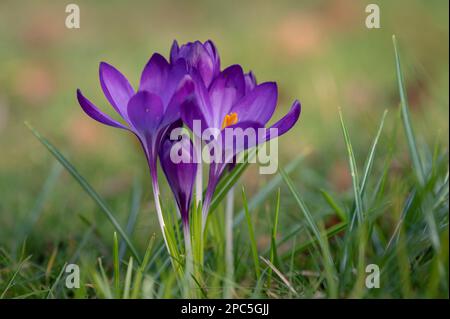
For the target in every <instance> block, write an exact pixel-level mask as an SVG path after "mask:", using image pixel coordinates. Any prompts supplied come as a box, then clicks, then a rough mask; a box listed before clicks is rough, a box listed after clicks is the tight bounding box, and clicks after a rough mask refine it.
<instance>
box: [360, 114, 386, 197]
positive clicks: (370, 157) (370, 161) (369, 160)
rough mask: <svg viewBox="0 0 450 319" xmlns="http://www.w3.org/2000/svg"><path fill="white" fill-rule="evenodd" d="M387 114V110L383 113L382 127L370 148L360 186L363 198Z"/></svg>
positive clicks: (379, 128)
mask: <svg viewBox="0 0 450 319" xmlns="http://www.w3.org/2000/svg"><path fill="white" fill-rule="evenodd" d="M387 113H388V111H387V110H385V111H384V112H383V115H382V117H381V122H380V125H379V127H378V131H377V134H376V135H375V139H374V140H373V142H372V146H371V148H370V152H369V155H368V157H367V160H366V163H365V165H364V172H363V175H362V179H361V185H360V193H361V197H363V195H364V191H365V189H366V186H367V180H368V178H369V175H370V172H371V171H372V167H373V162H374V159H375V153H376V150H377V146H378V142H379V140H380V136H381V132H382V131H383V127H384V121H385V119H386V115H387Z"/></svg>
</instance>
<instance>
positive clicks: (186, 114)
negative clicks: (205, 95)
mask: <svg viewBox="0 0 450 319" xmlns="http://www.w3.org/2000/svg"><path fill="white" fill-rule="evenodd" d="M180 111H181V119H182V120H183V123H184V124H186V126H187V127H189V129H190V130H191V131H192V132H193V133H194V134H196V135H197V136H198V137H201V135H202V134H203V131H204V130H206V129H207V128H209V127H210V125H209V123H208V122H207V120H206V119H205V116H204V113H203V112H202V109H201V107H200V105H199V102H198V98H197V97H196V96H188V97H187V98H186V99H185V101H184V102H183V104H182V105H181V108H180ZM194 121H198V122H197V123H198V124H200V126H201V127H198V126H196V125H194V123H195V122H194ZM198 124H197V125H198Z"/></svg>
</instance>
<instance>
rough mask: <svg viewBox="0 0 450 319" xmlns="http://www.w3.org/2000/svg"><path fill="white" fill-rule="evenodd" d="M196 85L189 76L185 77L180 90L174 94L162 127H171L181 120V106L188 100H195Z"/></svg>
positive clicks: (165, 113)
mask: <svg viewBox="0 0 450 319" xmlns="http://www.w3.org/2000/svg"><path fill="white" fill-rule="evenodd" d="M194 92H195V84H194V81H193V80H192V78H191V77H190V76H189V75H185V76H184V78H183V79H182V80H181V81H180V83H179V85H178V88H177V89H176V91H175V93H174V94H173V97H172V99H171V100H170V103H169V106H168V107H167V108H166V110H165V112H164V117H163V120H162V121H161V124H160V125H161V126H162V127H164V126H166V125H169V124H171V123H173V122H175V121H177V120H178V119H180V116H181V115H180V106H181V105H182V104H183V102H184V101H185V100H186V99H188V98H191V99H192V98H194Z"/></svg>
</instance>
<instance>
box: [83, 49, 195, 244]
mask: <svg viewBox="0 0 450 319" xmlns="http://www.w3.org/2000/svg"><path fill="white" fill-rule="evenodd" d="M186 72H187V66H186V62H185V61H184V59H181V58H180V59H177V61H176V62H175V63H170V64H169V63H168V62H167V61H166V59H165V58H164V57H163V56H161V55H160V54H157V53H155V54H153V56H152V57H151V58H150V60H149V61H148V63H147V64H146V66H145V68H144V70H143V72H142V75H141V80H140V84H139V90H138V91H137V92H136V91H135V90H134V89H133V87H132V86H131V85H130V83H129V82H128V80H127V79H126V78H125V76H124V75H122V73H120V72H119V71H118V70H117V69H116V68H114V67H113V66H111V65H109V64H107V63H105V62H102V63H100V72H99V73H100V84H101V87H102V90H103V92H104V94H105V96H106V98H107V99H108V101H109V102H110V104H111V105H112V106H113V108H114V109H115V110H116V112H117V113H118V114H119V115H120V117H121V118H122V120H123V121H124V122H125V123H126V124H123V123H121V122H119V121H117V120H115V119H113V118H111V117H110V116H109V115H107V114H106V113H103V112H102V111H100V109H99V108H98V107H96V106H95V105H94V104H93V103H92V102H91V101H89V100H88V99H87V98H86V97H85V96H84V95H83V94H82V93H81V91H80V90H79V89H78V90H77V98H78V102H79V103H80V105H81V107H82V108H83V110H84V111H85V112H86V114H87V115H89V116H90V117H92V118H93V119H94V120H96V121H98V122H101V123H103V124H106V125H109V126H113V127H117V128H121V129H125V130H128V131H130V132H132V133H134V134H135V135H136V136H137V138H138V139H139V141H140V143H141V145H142V148H143V149H144V152H145V155H146V157H147V162H148V165H149V168H150V174H151V178H152V186H153V195H154V199H155V206H156V211H157V215H158V220H159V223H160V226H161V229H162V232H163V236H164V239H165V233H164V220H163V217H162V212H161V207H160V202H159V186H158V179H157V155H158V151H159V149H160V146H161V143H162V139H163V137H164V136H165V135H166V133H167V131H168V130H169V129H170V127H171V124H172V123H174V122H175V121H177V120H178V119H179V118H180V104H181V102H182V101H183V100H184V99H185V97H186V96H189V94H191V93H192V92H193V90H194V86H193V83H192V81H191V80H190V79H189V77H188V76H187V75H186Z"/></svg>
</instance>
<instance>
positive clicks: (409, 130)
mask: <svg viewBox="0 0 450 319" xmlns="http://www.w3.org/2000/svg"><path fill="white" fill-rule="evenodd" d="M392 42H393V44H394V51H395V66H396V71H397V82H398V90H399V93H400V104H401V114H402V121H403V128H404V129H405V134H406V139H407V141H408V147H409V153H410V155H411V160H412V163H413V167H414V171H415V174H416V177H417V179H418V181H419V183H420V185H424V184H425V173H424V171H423V165H422V161H421V159H420V155H419V151H418V149H417V142H416V137H415V135H414V130H413V127H412V124H411V118H410V114H409V106H408V98H407V96H406V90H405V83H404V80H403V73H402V67H401V62H400V54H399V52H398V45H397V39H396V38H395V35H393V36H392Z"/></svg>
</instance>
